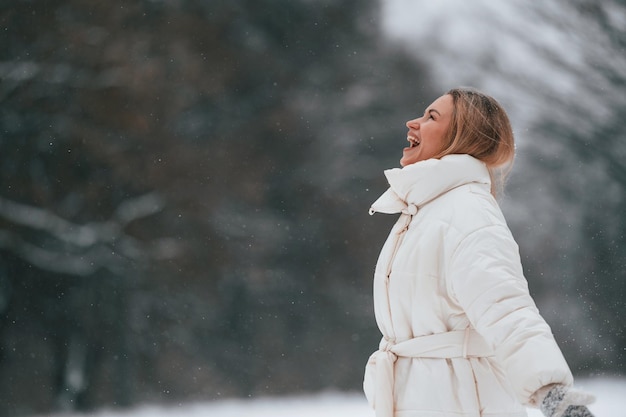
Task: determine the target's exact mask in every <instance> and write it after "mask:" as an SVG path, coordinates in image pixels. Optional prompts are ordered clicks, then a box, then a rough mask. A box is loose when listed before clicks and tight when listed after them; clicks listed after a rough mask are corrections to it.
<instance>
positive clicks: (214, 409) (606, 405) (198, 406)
mask: <svg viewBox="0 0 626 417" xmlns="http://www.w3.org/2000/svg"><path fill="white" fill-rule="evenodd" d="M577 386H578V387H579V388H582V389H585V390H588V391H590V392H592V393H593V394H595V395H596V397H597V401H596V403H595V404H593V405H592V406H590V409H591V411H592V412H593V413H594V414H595V416H596V417H609V416H610V417H626V378H622V379H620V378H613V379H610V378H602V379H583V380H579V381H577ZM528 415H529V417H540V416H541V413H539V412H538V411H537V410H529V413H528ZM201 416H202V417H209V416H210V417H248V416H249V417H374V412H373V411H372V410H371V409H370V408H369V406H368V404H367V401H366V400H365V398H364V397H363V395H362V394H361V393H337V392H326V393H321V394H315V395H303V396H289V397H275V398H257V399H246V400H242V399H230V400H220V401H214V402H206V403H194V404H179V405H178V406H156V405H146V406H141V407H136V408H133V409H127V410H106V409H103V410H101V411H98V412H95V413H91V414H62V415H61V414H57V415H56V416H53V417H201Z"/></svg>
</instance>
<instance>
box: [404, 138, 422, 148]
mask: <svg viewBox="0 0 626 417" xmlns="http://www.w3.org/2000/svg"><path fill="white" fill-rule="evenodd" d="M406 140H408V141H409V147H410V148H415V147H416V146H418V145H419V144H420V140H419V139H417V138H414V137H412V136H407V137H406Z"/></svg>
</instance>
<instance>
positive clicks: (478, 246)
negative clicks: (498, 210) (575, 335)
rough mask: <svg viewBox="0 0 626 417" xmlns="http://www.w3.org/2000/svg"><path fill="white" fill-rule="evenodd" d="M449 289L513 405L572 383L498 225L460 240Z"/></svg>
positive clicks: (511, 247)
mask: <svg viewBox="0 0 626 417" xmlns="http://www.w3.org/2000/svg"><path fill="white" fill-rule="evenodd" d="M451 258H452V259H451V262H450V269H449V270H448V280H449V281H448V285H449V290H450V292H451V296H452V298H453V299H454V300H455V301H456V302H457V303H458V304H459V305H460V306H461V307H462V309H463V310H464V311H465V313H466V315H467V317H468V319H469V321H470V322H471V324H472V326H474V328H475V329H476V330H477V331H478V332H479V333H480V334H481V335H482V336H483V338H484V339H485V340H486V341H487V342H488V343H489V344H490V345H491V347H492V348H493V349H494V351H495V352H496V358H497V360H498V361H499V363H500V364H501V366H502V367H503V368H504V371H505V372H506V374H507V376H508V379H509V381H510V383H511V384H512V386H513V389H514V391H515V394H516V396H517V398H518V400H519V401H520V402H521V403H522V404H528V403H529V402H530V399H531V397H532V395H533V394H534V393H535V392H536V391H537V390H538V389H539V388H541V387H543V386H545V385H548V384H553V383H559V384H564V385H566V386H570V385H572V383H573V377H572V374H571V371H570V369H569V367H568V365H567V363H566V361H565V358H564V357H563V354H562V353H561V350H560V349H559V347H558V346H557V344H556V341H555V339H554V336H553V335H552V331H551V329H550V327H549V326H548V324H547V323H546V322H545V320H544V319H543V318H542V317H541V315H540V314H539V311H538V309H537V307H536V305H535V303H534V301H533V299H532V298H531V296H530V294H529V291H528V284H527V282H526V279H525V278H524V275H523V272H522V265H521V260H520V256H519V250H518V246H517V244H516V243H515V241H514V239H513V237H512V235H511V233H510V231H509V229H508V228H507V227H506V226H503V225H495V226H488V227H484V228H481V229H479V230H477V231H474V232H472V233H471V234H469V235H468V236H466V237H464V238H463V239H462V240H461V241H460V243H459V244H458V245H457V246H456V248H455V249H454V250H453V252H452V254H451Z"/></svg>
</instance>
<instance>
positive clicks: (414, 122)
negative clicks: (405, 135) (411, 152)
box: [406, 119, 420, 129]
mask: <svg viewBox="0 0 626 417" xmlns="http://www.w3.org/2000/svg"><path fill="white" fill-rule="evenodd" d="M406 127H408V128H409V129H419V128H420V123H419V119H413V120H409V121H408V122H406Z"/></svg>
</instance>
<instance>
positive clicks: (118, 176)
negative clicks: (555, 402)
mask: <svg viewBox="0 0 626 417" xmlns="http://www.w3.org/2000/svg"><path fill="white" fill-rule="evenodd" d="M465 3H468V2H465ZM625 28H626V2H625V1H623V0H607V1H603V2H596V1H590V0H573V1H572V0H570V1H566V0H555V1H552V2H547V3H546V2H538V3H536V4H534V3H533V4H531V3H530V2H524V1H521V0H515V1H509V2H495V1H493V2H489V1H486V0H483V1H476V2H472V3H471V4H464V2H462V1H459V0H457V1H453V0H445V1H443V0H442V1H437V2H421V1H408V0H384V1H374V0H359V1H357V0H342V1H331V0H290V1H286V0H284V1H280V0H229V1H208V0H207V1H202V0H168V1H166V0H123V1H112V2H104V1H98V0H45V1H44V0H13V1H10V0H5V1H1V2H0V29H1V30H0V46H1V47H0V80H1V82H0V163H1V170H2V176H1V177H0V415H7V416H18V415H29V414H32V413H45V412H49V411H53V410H71V409H75V410H89V409H94V408H98V407H102V406H129V405H134V404H139V403H149V402H155V403H162V404H173V403H178V402H181V401H196V400H212V399H217V398H231V397H235V398H237V397H258V396H264V395H284V394H293V393H303V392H318V391H321V390H325V389H329V388H332V389H337V390H358V389H360V384H361V378H362V372H363V367H364V364H365V361H366V359H367V357H368V355H369V354H370V353H371V351H373V350H374V349H375V348H376V347H377V342H378V339H379V333H378V330H377V329H376V327H375V322H374V317H373V311H372V302H371V278H372V276H371V275H372V271H373V268H374V264H375V261H376V256H377V254H378V250H379V249H380V246H381V245H382V241H383V239H384V238H385V236H386V234H387V232H388V229H389V227H390V226H391V224H392V222H393V221H394V219H393V218H392V217H384V216H377V217H374V218H372V217H370V216H369V215H368V214H367V210H368V208H369V204H370V203H371V202H372V201H373V200H375V199H376V197H378V195H379V194H380V193H381V192H383V191H384V190H385V186H386V184H385V182H384V178H383V176H382V170H383V169H386V168H389V167H394V166H397V165H398V159H399V157H400V153H401V149H402V147H403V146H404V144H405V142H404V141H405V131H406V128H405V127H404V122H405V121H406V120H408V119H409V118H412V117H413V116H414V115H415V114H418V113H421V112H422V111H423V109H424V108H425V107H426V106H427V105H428V104H429V103H430V102H431V101H432V100H433V99H435V98H436V97H438V96H439V95H441V94H442V93H444V92H445V91H446V90H447V89H448V88H450V87H453V86H456V85H472V86H475V87H478V88H481V89H483V90H485V91H487V92H489V93H491V94H493V95H494V96H496V98H498V99H500V100H501V101H502V103H503V104H504V105H505V107H506V108H507V109H509V111H510V114H511V116H512V119H513V124H514V128H515V131H516V135H517V139H518V151H519V152H518V154H519V156H518V159H517V162H516V167H515V170H514V172H513V176H512V178H511V181H510V183H509V187H508V191H507V195H506V196H505V197H504V198H503V200H502V205H503V209H504V211H505V214H506V215H507V218H508V219H509V224H510V226H511V229H512V230H513V232H514V234H515V236H516V238H517V239H518V242H519V244H520V248H521V253H522V257H523V261H524V266H525V271H526V274H527V278H528V280H529V283H530V287H531V291H532V292H533V294H534V296H535V298H536V301H537V303H538V305H539V307H540V310H541V311H542V313H543V314H544V316H545V317H546V319H547V320H548V321H549V322H550V324H551V325H552V328H553V331H554V333H555V335H556V337H557V339H558V341H559V343H560V345H561V346H562V348H563V351H564V353H565V355H566V357H567V359H568V361H569V362H570V364H571V366H572V368H573V370H574V371H575V373H576V374H577V375H579V376H583V377H586V376H594V375H605V376H624V374H625V373H626V362H625V355H626V334H625V328H626V324H625V323H624V311H625V310H624V308H625V307H626V306H625V301H624V299H625V295H626V291H625V286H626V216H625V213H626V162H625V161H626V141H625V140H624V136H625V134H626V122H625V121H626V94H625V93H626V89H625V82H626V57H625V54H624V47H625V43H626V34H625Z"/></svg>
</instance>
